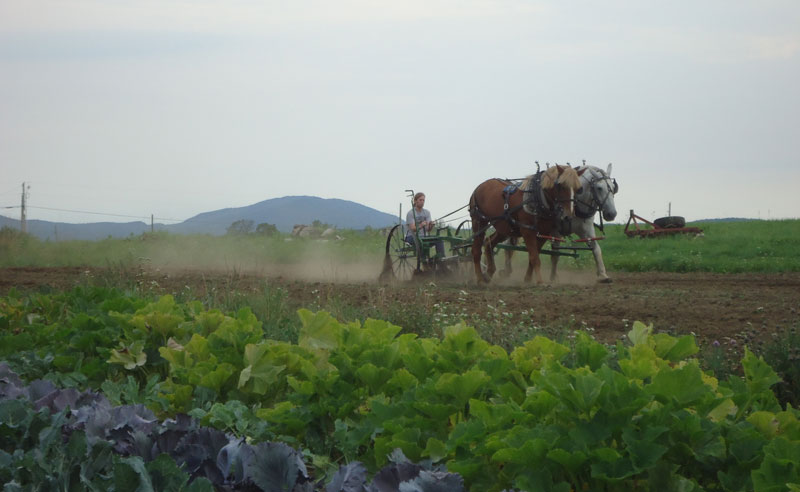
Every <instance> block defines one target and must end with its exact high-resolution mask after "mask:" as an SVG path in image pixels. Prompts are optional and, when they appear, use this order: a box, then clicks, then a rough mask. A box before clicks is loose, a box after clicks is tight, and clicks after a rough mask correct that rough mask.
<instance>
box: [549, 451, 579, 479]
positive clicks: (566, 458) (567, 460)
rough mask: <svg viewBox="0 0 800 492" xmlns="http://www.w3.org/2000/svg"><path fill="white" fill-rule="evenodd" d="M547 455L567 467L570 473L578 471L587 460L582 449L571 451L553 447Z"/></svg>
mask: <svg viewBox="0 0 800 492" xmlns="http://www.w3.org/2000/svg"><path fill="white" fill-rule="evenodd" d="M547 457H548V458H549V459H551V460H553V461H555V462H556V463H558V464H560V465H561V466H563V467H564V468H566V469H567V471H568V472H569V473H577V472H578V471H579V470H580V468H581V466H583V464H584V463H586V460H587V456H586V454H584V453H583V452H581V451H575V452H574V453H571V452H569V451H567V450H565V449H561V448H556V449H551V450H550V451H548V452H547Z"/></svg>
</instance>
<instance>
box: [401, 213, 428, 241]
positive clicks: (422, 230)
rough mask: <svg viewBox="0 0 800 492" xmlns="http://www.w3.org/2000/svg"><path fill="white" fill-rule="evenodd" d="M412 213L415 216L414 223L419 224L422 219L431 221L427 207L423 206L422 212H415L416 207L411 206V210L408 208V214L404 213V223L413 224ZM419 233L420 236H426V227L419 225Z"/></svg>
mask: <svg viewBox="0 0 800 492" xmlns="http://www.w3.org/2000/svg"><path fill="white" fill-rule="evenodd" d="M414 215H416V216H417V222H416V224H421V223H422V221H424V220H427V221H428V222H431V213H430V212H429V211H428V210H427V209H424V208H423V209H422V212H417V209H416V208H414V207H411V210H409V211H408V214H406V224H414ZM419 235H420V236H427V235H428V229H427V228H423V227H420V228H419Z"/></svg>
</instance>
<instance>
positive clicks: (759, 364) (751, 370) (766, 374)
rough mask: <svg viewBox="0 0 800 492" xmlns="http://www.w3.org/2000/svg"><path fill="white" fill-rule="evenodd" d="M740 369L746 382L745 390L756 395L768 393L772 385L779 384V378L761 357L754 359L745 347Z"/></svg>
mask: <svg viewBox="0 0 800 492" xmlns="http://www.w3.org/2000/svg"><path fill="white" fill-rule="evenodd" d="M742 369H744V377H745V381H746V382H747V389H749V390H750V391H751V392H752V393H754V394H758V393H763V392H765V391H768V390H769V389H770V388H771V387H772V385H773V384H776V383H779V382H780V380H781V378H780V377H778V375H777V374H775V371H774V370H773V369H772V368H771V367H770V366H769V365H768V364H767V363H766V362H764V358H763V357H756V356H755V355H754V354H753V353H752V352H751V351H750V350H749V349H748V348H747V347H745V349H744V358H743V359H742Z"/></svg>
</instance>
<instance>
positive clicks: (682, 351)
mask: <svg viewBox="0 0 800 492" xmlns="http://www.w3.org/2000/svg"><path fill="white" fill-rule="evenodd" d="M653 340H655V347H654V348H655V352H656V355H658V356H659V357H661V358H662V359H666V360H668V361H670V362H678V361H681V360H684V359H686V358H687V357H689V356H690V355H694V354H696V353H697V352H699V351H700V349H699V348H698V347H697V343H695V340H694V337H693V336H691V335H684V336H682V337H680V338H676V337H673V336H671V335H667V334H666V333H658V334H656V335H654V336H653Z"/></svg>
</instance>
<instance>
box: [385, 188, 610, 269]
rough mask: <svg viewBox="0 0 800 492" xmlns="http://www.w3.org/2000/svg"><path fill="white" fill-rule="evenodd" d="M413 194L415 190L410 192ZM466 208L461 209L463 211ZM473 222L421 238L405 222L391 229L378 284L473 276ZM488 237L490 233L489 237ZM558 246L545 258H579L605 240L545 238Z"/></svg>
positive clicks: (512, 246) (507, 246) (521, 248)
mask: <svg viewBox="0 0 800 492" xmlns="http://www.w3.org/2000/svg"><path fill="white" fill-rule="evenodd" d="M407 191H410V192H411V196H413V194H414V193H413V191H412V190H407ZM463 208H465V207H462V209H463ZM462 209H458V210H455V211H453V212H450V213H449V214H446V215H445V216H443V217H442V218H444V217H448V216H450V215H452V214H455V213H456V212H458V211H460V210H462ZM471 227H472V221H471V220H470V219H467V220H464V221H462V222H461V223H460V224H459V225H458V226H457V227H456V228H455V229H453V228H452V227H449V226H446V227H437V228H436V234H434V235H427V236H424V235H420V234H419V233H418V232H414V233H410V232H409V229H408V228H407V226H406V225H405V224H403V223H402V221H401V222H400V223H399V224H397V225H395V226H394V227H392V229H391V230H390V231H389V234H388V236H387V238H386V252H385V256H384V260H383V270H382V271H381V274H380V277H379V281H381V282H388V281H391V280H399V281H408V280H411V279H413V278H416V277H418V276H420V275H423V276H426V275H431V274H432V275H434V276H456V275H457V276H460V277H463V278H469V276H470V275H472V274H473V273H472V272H473V269H474V266H473V260H472V244H473V239H474V234H473V231H472V229H471ZM487 236H488V234H487ZM542 237H544V238H545V239H547V240H549V241H551V243H554V244H555V243H558V245H557V246H556V247H553V248H552V249H549V250H541V251H540V253H541V254H544V255H551V256H552V255H557V256H569V257H572V258H577V257H578V251H581V250H587V251H591V249H592V246H591V242H592V241H597V240H601V239H603V238H602V237H593V238H587V239H578V240H573V241H567V240H566V239H564V238H560V237H551V236H542ZM437 243H441V244H443V245H444V246H445V248H443V249H449V251H446V252H445V254H444V255H440V254H438V253H436V248H435V246H436V244H437ZM501 250H511V251H527V250H526V248H525V246H524V245H521V244H516V243H508V242H507V243H501V244H498V245H497V246H496V247H495V250H494V253H495V254H497V253H498V252H499V251H501Z"/></svg>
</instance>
